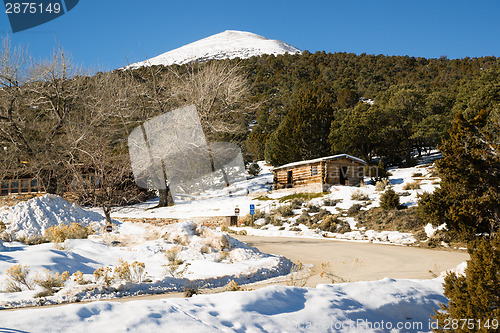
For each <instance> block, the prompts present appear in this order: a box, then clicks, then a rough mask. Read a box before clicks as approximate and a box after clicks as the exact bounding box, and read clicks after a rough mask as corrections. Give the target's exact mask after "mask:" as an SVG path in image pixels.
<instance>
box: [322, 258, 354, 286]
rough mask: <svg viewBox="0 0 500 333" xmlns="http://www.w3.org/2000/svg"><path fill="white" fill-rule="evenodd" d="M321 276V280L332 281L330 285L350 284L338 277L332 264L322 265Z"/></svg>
mask: <svg viewBox="0 0 500 333" xmlns="http://www.w3.org/2000/svg"><path fill="white" fill-rule="evenodd" d="M319 276H320V277H321V278H326V279H328V280H330V283H339V282H340V283H344V282H348V281H347V280H345V279H344V278H342V277H340V276H338V275H336V274H335V273H334V272H333V267H332V266H331V265H330V262H326V263H322V264H321V273H319Z"/></svg>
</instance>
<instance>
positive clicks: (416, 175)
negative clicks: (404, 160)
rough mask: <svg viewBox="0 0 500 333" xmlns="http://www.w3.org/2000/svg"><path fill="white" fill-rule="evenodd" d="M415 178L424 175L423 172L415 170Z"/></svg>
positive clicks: (413, 175)
mask: <svg viewBox="0 0 500 333" xmlns="http://www.w3.org/2000/svg"><path fill="white" fill-rule="evenodd" d="M411 176H412V177H413V178H415V177H422V176H423V175H422V173H421V172H415V173H414V174H412V175H411Z"/></svg>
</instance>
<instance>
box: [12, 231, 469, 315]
mask: <svg viewBox="0 0 500 333" xmlns="http://www.w3.org/2000/svg"><path fill="white" fill-rule="evenodd" d="M233 236H234V235H233ZM234 237H236V238H237V239H238V240H240V241H242V242H245V243H247V244H249V245H251V246H254V247H256V248H258V249H259V250H260V251H261V252H264V253H272V254H279V255H283V256H285V257H287V258H289V259H291V260H292V261H294V262H296V263H297V262H301V263H302V264H304V265H313V267H312V274H313V275H312V276H311V277H310V278H309V279H308V280H307V284H306V286H308V287H316V285H318V284H321V283H330V282H331V281H329V280H327V279H325V278H321V277H320V275H319V274H320V272H321V264H322V263H326V262H330V267H331V272H333V273H334V274H335V275H336V276H338V277H340V278H341V279H343V280H345V281H346V282H355V281H366V280H379V279H382V278H384V277H389V278H395V279H430V278H432V277H433V274H439V273H440V272H442V271H445V270H447V269H450V268H455V267H456V266H457V265H458V264H460V263H461V262H464V261H466V260H467V259H469V255H468V254H467V253H465V252H452V251H437V250H430V249H423V248H416V247H405V246H391V245H380V244H369V243H356V242H342V241H335V240H328V239H301V238H284V237H257V236H234ZM429 271H431V272H432V273H431V272H429ZM287 282H288V278H286V277H280V278H276V279H271V280H270V281H261V282H257V283H255V284H253V285H250V286H244V287H245V288H248V287H250V288H254V289H257V288H261V287H265V286H268V285H272V284H286V283H287ZM337 282H338V281H337ZM223 289H224V288H218V289H217V290H206V291H204V292H206V293H212V292H217V291H222V290H223ZM171 297H183V294H182V293H169V294H158V295H143V296H135V297H123V298H116V299H112V300H111V301H113V302H128V301H134V300H151V299H162V298H171ZM61 305H62V304H58V305H54V306H61ZM12 310H14V311H15V310H16V309H12ZM12 310H10V311H12ZM2 311H9V310H2Z"/></svg>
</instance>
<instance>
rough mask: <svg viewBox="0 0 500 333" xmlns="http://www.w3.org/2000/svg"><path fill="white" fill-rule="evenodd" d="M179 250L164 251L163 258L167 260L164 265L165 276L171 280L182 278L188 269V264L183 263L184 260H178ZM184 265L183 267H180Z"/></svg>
mask: <svg viewBox="0 0 500 333" xmlns="http://www.w3.org/2000/svg"><path fill="white" fill-rule="evenodd" d="M179 253H180V249H179V248H176V247H173V248H171V249H169V250H167V251H165V257H166V258H167V261H168V262H167V264H164V265H163V267H165V269H166V271H167V274H169V275H170V276H171V277H173V278H178V277H182V276H183V275H184V273H185V272H186V270H187V269H188V266H189V263H186V264H185V263H184V260H182V259H181V258H179ZM183 265H184V267H182V266H183Z"/></svg>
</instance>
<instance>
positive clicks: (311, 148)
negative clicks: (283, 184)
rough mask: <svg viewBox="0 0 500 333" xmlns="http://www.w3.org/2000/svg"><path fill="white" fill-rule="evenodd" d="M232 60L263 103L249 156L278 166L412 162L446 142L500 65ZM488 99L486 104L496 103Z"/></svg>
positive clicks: (315, 57) (319, 57) (320, 57)
mask: <svg viewBox="0 0 500 333" xmlns="http://www.w3.org/2000/svg"><path fill="white" fill-rule="evenodd" d="M232 61H233V62H238V64H239V65H240V66H241V67H243V69H244V70H245V72H246V73H247V74H248V76H249V79H250V80H251V93H252V96H251V97H252V98H253V99H254V100H255V101H256V102H258V103H260V106H259V109H258V110H257V111H256V113H255V116H254V118H253V119H252V120H254V121H255V124H254V126H252V131H251V133H249V135H248V138H247V139H246V141H245V144H244V147H245V149H246V152H247V156H248V158H249V159H253V160H261V159H264V158H265V159H266V160H268V161H269V162H271V163H272V164H273V165H280V164H284V163H288V162H293V161H297V160H304V159H310V158H315V157H320V156H327V155H330V154H336V153H349V154H351V155H354V156H357V157H360V158H364V159H367V160H370V159H371V158H372V157H373V156H378V157H379V158H382V160H383V161H384V162H385V163H386V164H400V163H402V162H407V163H408V162H410V160H409V158H410V153H411V152H414V151H416V152H420V151H421V150H422V149H423V148H426V147H437V146H438V145H439V144H440V143H441V141H442V139H443V138H444V137H446V136H447V132H448V129H449V128H450V124H451V121H452V120H453V118H454V115H455V114H456V113H457V112H458V111H460V110H462V109H464V107H466V106H464V100H468V99H469V98H473V97H474V95H475V94H476V95H477V93H478V91H482V90H488V89H489V87H488V84H489V83H488V82H487V80H483V81H480V78H481V77H482V76H484V75H485V72H486V73H489V72H491V71H494V72H496V73H498V69H499V67H500V60H499V59H498V58H495V57H482V58H473V59H471V58H464V59H453V60H449V59H446V58H440V59H425V58H414V57H408V56H383V55H378V56H375V55H366V54H362V55H355V54H352V53H334V54H331V53H325V52H317V53H314V54H311V53H309V52H307V51H305V52H304V53H302V54H301V55H281V56H276V57H275V56H261V57H258V58H257V57H254V58H251V59H247V60H240V61H238V60H232ZM478 80H479V82H480V84H476V85H475V86H474V88H472V87H471V82H476V81H478ZM485 94H486V92H483V96H481V98H484V101H487V100H488V98H494V96H484V95H485ZM362 99H364V102H363V101H361V100H362ZM370 100H371V101H373V104H371V103H370ZM478 103H481V101H478ZM486 103H487V102H486ZM264 143H265V144H264Z"/></svg>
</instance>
